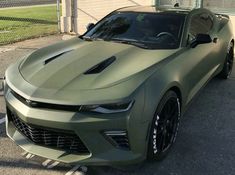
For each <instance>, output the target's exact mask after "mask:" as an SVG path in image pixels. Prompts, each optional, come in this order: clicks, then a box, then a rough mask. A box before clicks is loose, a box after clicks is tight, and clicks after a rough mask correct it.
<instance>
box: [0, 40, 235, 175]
mask: <svg viewBox="0 0 235 175" xmlns="http://www.w3.org/2000/svg"><path fill="white" fill-rule="evenodd" d="M60 40H61V36H54V37H51V38H50V37H47V38H41V40H40V41H39V40H34V41H31V44H30V41H26V42H23V43H21V44H18V45H17V44H16V45H11V46H9V48H8V47H4V48H0V76H3V75H4V71H5V70H6V68H7V66H9V64H11V63H13V62H15V61H16V60H17V59H18V58H20V57H22V56H24V55H27V54H29V53H31V52H32V51H34V50H36V49H38V48H40V47H42V46H45V44H51V43H54V42H57V41H60ZM27 42H28V43H27ZM4 49H5V51H4ZM4 117H5V103H4V99H3V97H0V174H2V175H13V174H24V175H47V174H48V175H73V174H74V175H78V174H82V170H81V169H83V171H85V170H86V169H85V168H86V167H79V166H77V167H71V166H68V165H65V164H61V163H59V162H54V161H50V160H47V159H44V158H40V157H37V156H34V155H30V154H28V153H26V152H24V151H23V150H22V149H21V148H19V147H18V146H17V145H15V144H14V143H13V142H12V141H11V140H10V139H9V138H8V137H7V136H6V133H5V122H4ZM234 148H235V71H233V73H232V76H231V78H230V79H228V80H221V79H218V78H214V79H212V80H211V81H210V82H209V83H208V85H207V86H206V87H205V88H204V89H203V90H202V91H201V92H200V93H199V94H198V95H197V96H196V97H195V99H194V100H193V102H192V103H191V105H190V107H189V108H188V110H187V112H186V113H185V115H184V116H183V117H182V119H181V125H180V131H179V135H178V138H177V141H176V143H175V145H174V147H173V149H172V150H171V152H170V154H169V155H168V156H167V157H166V159H164V160H163V161H161V162H144V163H143V164H142V165H141V166H140V167H139V168H136V170H132V171H129V172H124V171H121V170H117V169H114V168H111V167H94V166H93V167H87V168H88V171H87V173H84V174H89V175H129V174H130V175H204V174H205V175H234V174H235V166H234V165H235V149H234Z"/></svg>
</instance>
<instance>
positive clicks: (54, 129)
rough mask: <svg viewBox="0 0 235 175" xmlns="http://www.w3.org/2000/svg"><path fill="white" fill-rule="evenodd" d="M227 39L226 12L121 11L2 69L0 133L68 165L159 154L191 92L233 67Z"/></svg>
mask: <svg viewBox="0 0 235 175" xmlns="http://www.w3.org/2000/svg"><path fill="white" fill-rule="evenodd" d="M233 47H234V39H233V34H232V25H231V22H230V19H229V17H228V16H226V15H220V14H214V13H212V12H210V11H209V10H207V9H186V8H185V9H184V8H179V7H176V8H158V7H155V6H148V7H145V6H135V7H126V8H122V9H118V10H116V11H114V12H112V13H110V14H109V15H107V16H106V17H104V18H103V19H102V20H101V21H99V22H98V23H97V24H90V25H88V31H87V32H86V33H85V34H84V35H82V36H79V37H76V38H73V39H71V40H67V41H62V42H60V43H57V44H55V45H51V46H49V47H45V48H42V49H39V50H37V51H35V52H34V53H32V54H31V55H29V56H28V57H25V58H23V59H20V60H19V61H18V62H17V63H15V64H14V65H11V66H10V67H9V68H8V69H7V71H6V74H5V81H4V87H5V88H4V95H5V99H6V108H7V119H6V126H7V135H8V136H9V137H10V138H11V139H12V140H13V141H14V142H15V143H16V144H17V145H19V146H20V147H22V148H23V149H24V150H25V151H27V152H29V153H32V154H35V155H38V156H42V157H45V158H48V159H51V160H56V161H59V162H64V163H69V164H80V165H111V166H122V165H131V164H135V163H139V162H141V161H143V160H145V159H153V160H159V159H162V158H164V157H165V156H166V154H167V153H168V152H169V151H170V149H171V148H172V145H173V144H174V142H175V139H176V136H177V132H178V128H179V120H180V117H181V116H182V115H183V113H184V112H185V110H186V108H187V106H188V104H189V103H190V101H191V100H192V98H193V97H194V96H195V95H196V94H197V92H198V91H199V90H200V89H201V88H202V87H203V86H205V85H206V83H207V82H208V81H209V80H210V79H211V78H212V77H214V76H216V75H218V76H220V77H221V78H224V79H227V78H228V77H229V75H230V74H231V70H232V66H233Z"/></svg>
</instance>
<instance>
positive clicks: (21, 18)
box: [0, 0, 60, 45]
mask: <svg viewBox="0 0 235 175" xmlns="http://www.w3.org/2000/svg"><path fill="white" fill-rule="evenodd" d="M57 2H58V3H59V1H57V0H0V45H5V44H10V43H13V42H17V41H22V40H25V39H30V38H35V37H40V36H45V35H51V34H56V33H58V32H59V28H58V26H59V25H58V19H59V18H58V16H59V15H60V13H58V11H60V5H58V4H57Z"/></svg>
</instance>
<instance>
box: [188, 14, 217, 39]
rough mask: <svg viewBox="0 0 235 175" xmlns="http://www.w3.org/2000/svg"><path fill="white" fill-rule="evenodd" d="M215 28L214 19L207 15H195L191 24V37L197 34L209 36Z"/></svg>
mask: <svg viewBox="0 0 235 175" xmlns="http://www.w3.org/2000/svg"><path fill="white" fill-rule="evenodd" d="M212 27H213V18H212V17H211V16H210V15H209V14H206V13H203V14H200V15H195V16H194V17H193V18H192V20H191V24H190V31H189V33H190V35H192V36H194V37H195V36H196V35H197V34H199V33H201V34H209V33H210V31H211V29H212Z"/></svg>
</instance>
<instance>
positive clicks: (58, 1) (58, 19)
mask: <svg viewBox="0 0 235 175" xmlns="http://www.w3.org/2000/svg"><path fill="white" fill-rule="evenodd" d="M56 4H57V5H56V12H57V22H58V32H59V33H60V32H61V23H60V0H57V3H56Z"/></svg>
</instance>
